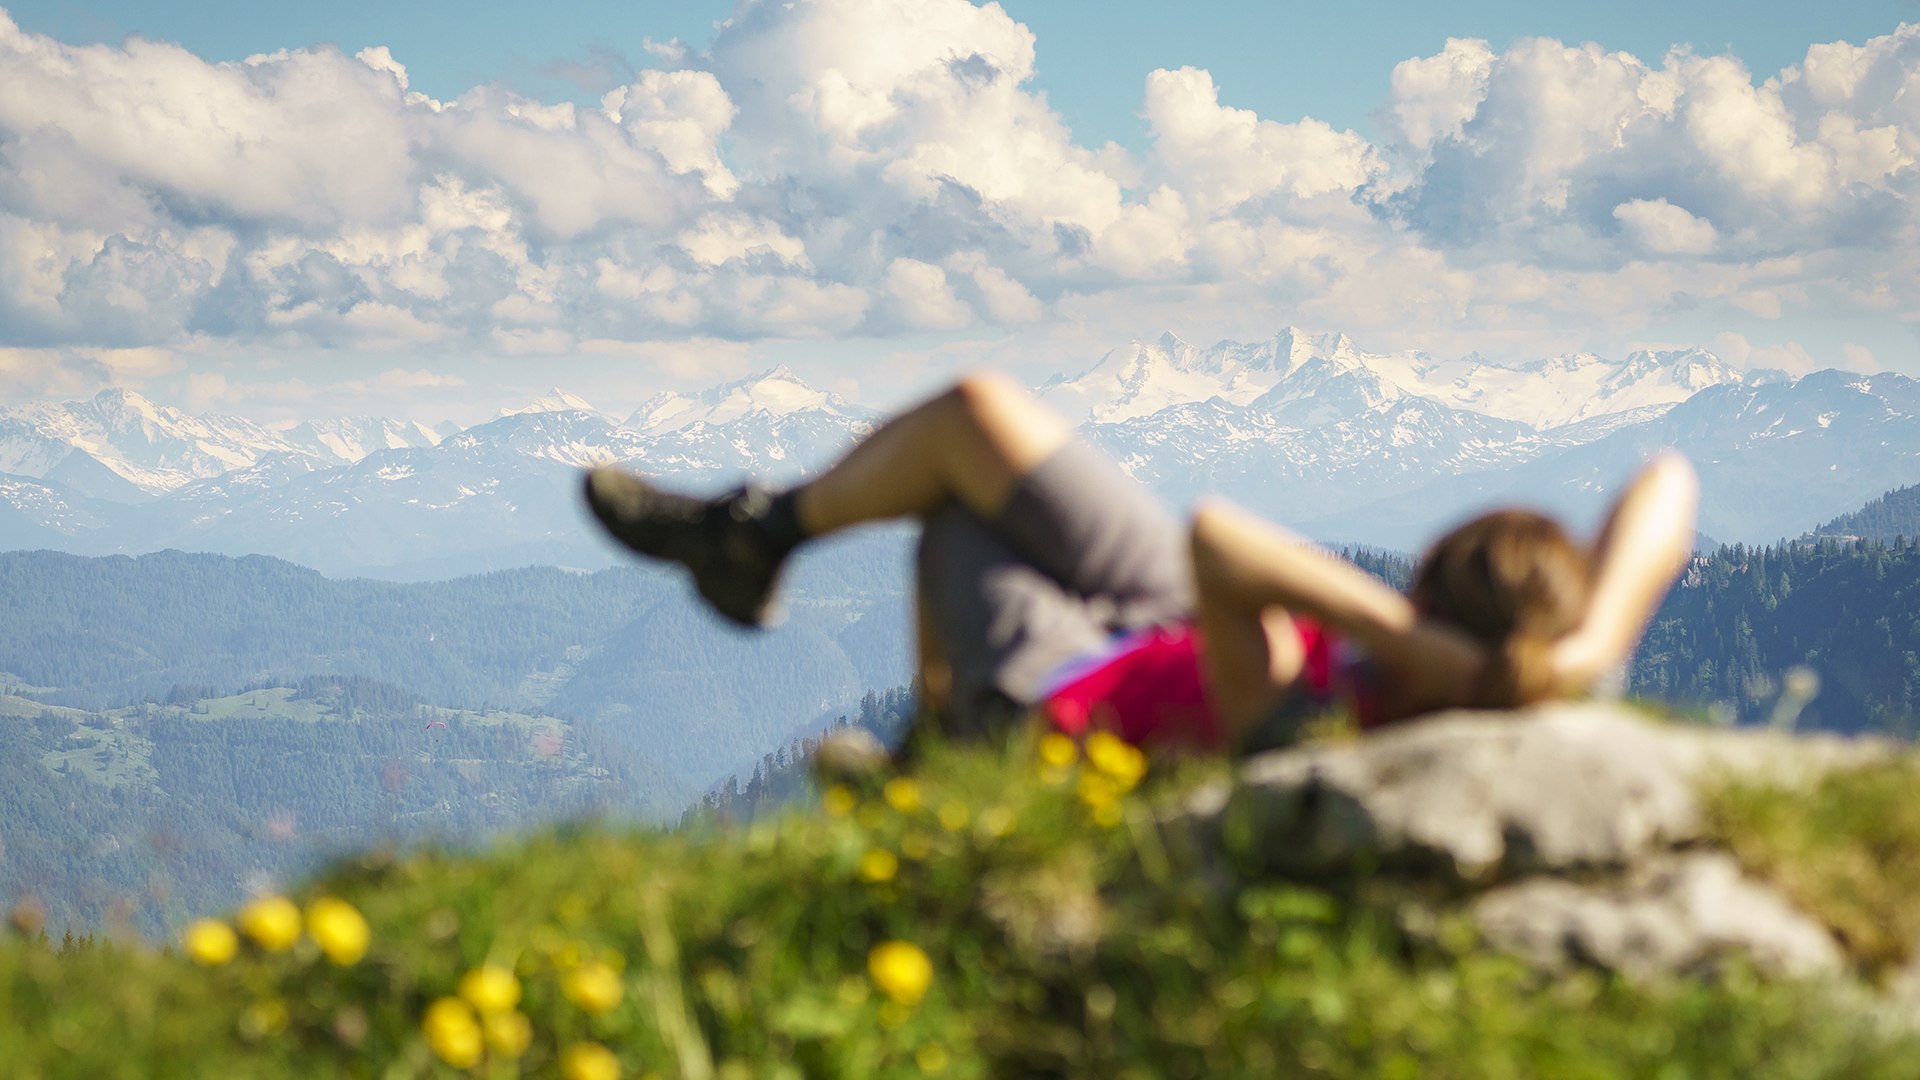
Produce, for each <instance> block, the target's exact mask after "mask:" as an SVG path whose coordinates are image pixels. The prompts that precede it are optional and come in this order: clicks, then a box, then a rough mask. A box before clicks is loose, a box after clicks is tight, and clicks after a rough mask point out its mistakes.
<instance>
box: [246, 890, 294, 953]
mask: <svg viewBox="0 0 1920 1080" xmlns="http://www.w3.org/2000/svg"><path fill="white" fill-rule="evenodd" d="M239 922H240V932H241V933H243V934H245V935H247V936H248V937H250V938H252V939H253V943H254V944H255V945H258V946H260V947H261V948H263V949H265V950H267V951H268V952H286V951H287V950H288V949H291V948H293V943H294V942H296V941H299V940H300V909H299V908H297V907H294V906H293V901H291V900H289V899H287V898H286V897H284V896H263V897H261V898H260V899H258V900H255V901H254V902H253V903H251V904H248V905H247V906H246V907H243V908H241V909H240V918H239Z"/></svg>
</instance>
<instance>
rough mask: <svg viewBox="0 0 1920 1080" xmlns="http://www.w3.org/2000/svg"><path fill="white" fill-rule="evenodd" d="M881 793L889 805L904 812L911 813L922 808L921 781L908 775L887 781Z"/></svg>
mask: <svg viewBox="0 0 1920 1080" xmlns="http://www.w3.org/2000/svg"><path fill="white" fill-rule="evenodd" d="M880 794H881V795H882V796H883V797H884V798H885V799H886V800H887V805H888V806H891V807H893V808H894V809H895V810H898V811H900V812H901V813H903V814H911V813H913V812H914V811H915V810H918V809H920V782H919V781H917V780H914V779H912V778H910V777H906V776H896V777H894V778H893V779H891V780H889V781H887V786H886V787H884V788H882V789H881V792H880Z"/></svg>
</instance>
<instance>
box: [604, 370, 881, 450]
mask: <svg viewBox="0 0 1920 1080" xmlns="http://www.w3.org/2000/svg"><path fill="white" fill-rule="evenodd" d="M801 412H821V413H826V414H828V415H831V416H839V417H856V416H864V415H866V411H865V410H863V409H858V408H855V407H854V406H853V405H851V404H849V403H848V402H847V401H846V400H845V399H844V398H841V397H840V396H839V395H838V394H833V393H829V392H828V391H825V390H819V389H816V388H814V387H813V386H810V385H808V383H807V382H806V381H805V380H803V379H801V378H800V376H798V375H796V374H794V373H793V371H792V370H791V369H789V368H788V367H787V366H786V365H784V364H782V365H780V366H779V367H776V368H773V369H772V370H770V371H764V372H761V373H760V374H758V375H754V376H751V377H749V378H745V379H741V380H740V381H738V382H731V383H726V384H724V385H721V386H716V387H713V388H712V389H709V390H703V391H700V392H698V393H692V394H689V393H682V392H678V391H671V392H668V393H664V394H656V395H654V396H653V397H651V398H648V399H647V400H646V401H644V402H642V403H641V405H640V407H639V408H638V409H635V410H634V411H633V413H632V415H630V416H628V417H627V419H626V420H625V422H624V423H623V424H622V426H623V427H626V428H629V429H631V430H633V431H637V432H639V433H641V434H643V435H664V434H667V433H668V432H674V431H681V430H684V429H685V428H688V427H691V426H693V425H694V424H702V423H704V424H708V425H719V424H728V423H732V422H733V421H735V420H739V419H741V418H743V417H747V416H751V415H754V414H756V413H760V414H765V415H767V416H769V417H782V416H791V415H793V414H795V413H801Z"/></svg>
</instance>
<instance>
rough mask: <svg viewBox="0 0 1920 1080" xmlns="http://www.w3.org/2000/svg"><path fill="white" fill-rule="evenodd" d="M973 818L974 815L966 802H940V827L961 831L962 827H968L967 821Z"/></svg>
mask: <svg viewBox="0 0 1920 1080" xmlns="http://www.w3.org/2000/svg"><path fill="white" fill-rule="evenodd" d="M972 820H973V815H972V814H971V813H969V812H968V810H967V804H966V803H963V802H948V803H941V804H940V827H941V828H943V829H945V830H947V831H948V832H959V831H960V830H961V829H964V828H966V827H967V823H968V822H970V821H972Z"/></svg>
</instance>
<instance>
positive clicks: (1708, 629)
mask: <svg viewBox="0 0 1920 1080" xmlns="http://www.w3.org/2000/svg"><path fill="white" fill-rule="evenodd" d="M1796 668H1804V669H1806V671H1808V672H1811V673H1812V675H1813V676H1814V677H1815V679H1817V692H1815V693H1814V694H1813V695H1812V697H1811V700H1809V701H1808V702H1806V704H1805V708H1804V711H1802V712H1800V713H1799V714H1798V717H1797V723H1798V724H1799V725H1800V726H1802V727H1816V728H1822V729H1826V730H1831V731H1845V732H1862V731H1879V732H1889V733H1893V734H1897V735H1900V736H1903V737H1909V738H1910V737H1912V736H1913V735H1915V734H1916V725H1915V712H1914V710H1915V704H1916V702H1917V701H1920V551H1916V549H1915V548H1914V546H1913V544H1911V543H1910V542H1908V541H1906V540H1896V541H1895V542H1894V543H1891V544H1888V543H1879V542H1875V541H1867V540H1850V541H1841V540H1831V539H1828V540H1820V541H1816V542H1813V543H1783V544H1776V545H1773V546H1771V547H1744V546H1741V545H1735V546H1732V547H1723V548H1721V549H1720V550H1719V551H1718V552H1716V553H1714V554H1713V555H1712V556H1709V557H1706V558H1703V559H1699V560H1697V561H1696V562H1695V563H1694V565H1693V566H1692V568H1690V569H1689V570H1688V571H1687V574H1686V576H1685V577H1684V578H1683V579H1682V581H1681V583H1680V584H1679V586H1678V587H1676V588H1675V589H1674V590H1673V592H1671V593H1670V594H1668V596H1667V599H1666V602H1665V603H1663V604H1662V605H1661V606H1660V613H1659V615H1658V616H1657V617H1656V619H1655V621H1654V625H1653V627H1652V628H1651V629H1650V630H1649V631H1648V633H1647V636H1646V638H1645V639H1644V640H1643V641H1642V642H1641V645H1640V649H1639V652H1638V653H1637V654H1636V655H1635V657H1634V662H1633V670H1632V672H1631V677H1630V680H1629V688H1630V689H1631V690H1632V691H1633V692H1634V693H1636V694H1640V695H1643V696H1646V697H1649V698H1654V699H1657V700H1662V701H1671V702H1676V703H1681V704H1692V705H1697V706H1705V705H1710V704H1714V703H1718V704H1719V707H1720V708H1721V709H1722V710H1726V709H1731V710H1732V715H1731V716H1730V717H1728V718H1730V719H1737V720H1739V721H1741V722H1746V723H1756V722H1761V721H1765V720H1769V719H1771V718H1773V717H1774V716H1775V715H1776V711H1777V710H1783V711H1781V712H1779V715H1780V716H1781V718H1782V720H1785V719H1786V718H1787V715H1788V714H1789V713H1791V711H1792V710H1793V709H1794V708H1795V707H1796V703H1795V702H1794V701H1793V700H1792V699H1791V698H1789V700H1788V701H1786V702H1784V703H1783V702H1782V700H1781V698H1782V695H1783V694H1785V693H1787V692H1788V679H1787V676H1788V674H1789V673H1790V672H1792V671H1793V670H1794V669H1796ZM1802 681H1804V680H1802Z"/></svg>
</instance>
